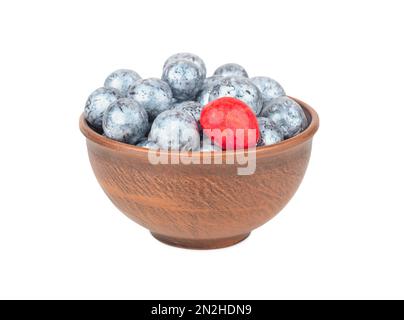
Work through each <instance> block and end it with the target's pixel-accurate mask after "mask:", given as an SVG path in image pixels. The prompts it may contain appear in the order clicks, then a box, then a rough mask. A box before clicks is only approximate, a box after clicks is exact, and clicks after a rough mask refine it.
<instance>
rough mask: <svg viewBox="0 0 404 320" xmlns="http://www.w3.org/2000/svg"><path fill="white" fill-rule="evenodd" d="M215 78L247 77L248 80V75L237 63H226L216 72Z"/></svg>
mask: <svg viewBox="0 0 404 320" xmlns="http://www.w3.org/2000/svg"><path fill="white" fill-rule="evenodd" d="M213 74H214V75H215V76H222V77H245V78H248V73H247V71H245V69H244V68H243V67H242V66H240V65H239V64H237V63H226V64H224V65H222V66H220V67H219V68H217V69H216V70H215V72H214V73H213Z"/></svg>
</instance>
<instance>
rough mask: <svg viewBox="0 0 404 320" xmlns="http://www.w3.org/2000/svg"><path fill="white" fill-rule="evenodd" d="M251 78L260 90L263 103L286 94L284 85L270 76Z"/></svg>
mask: <svg viewBox="0 0 404 320" xmlns="http://www.w3.org/2000/svg"><path fill="white" fill-rule="evenodd" d="M250 80H251V82H252V83H254V84H255V85H256V86H257V88H258V89H259V90H260V92H261V96H262V101H263V103H267V102H269V101H271V100H272V99H274V98H278V97H282V96H284V95H285V94H286V93H285V90H283V88H282V86H281V85H280V84H279V83H278V82H277V81H275V80H274V79H271V78H269V77H254V78H251V79H250Z"/></svg>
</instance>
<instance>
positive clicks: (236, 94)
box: [209, 77, 262, 115]
mask: <svg viewBox="0 0 404 320" xmlns="http://www.w3.org/2000/svg"><path fill="white" fill-rule="evenodd" d="M221 97H233V98H236V99H239V100H241V101H243V102H244V103H246V104H247V105H248V106H249V107H250V108H251V109H252V110H253V111H254V112H255V114H257V115H258V114H259V113H260V112H261V109H262V98H261V93H260V91H259V90H258V88H257V87H256V86H255V85H254V84H253V83H252V82H251V81H250V80H249V79H247V78H242V77H225V78H222V79H221V80H219V81H218V83H217V84H215V85H214V86H213V87H212V90H211V91H210V94H209V101H213V100H216V99H218V98H221Z"/></svg>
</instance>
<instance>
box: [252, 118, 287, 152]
mask: <svg viewBox="0 0 404 320" xmlns="http://www.w3.org/2000/svg"><path fill="white" fill-rule="evenodd" d="M257 120H258V125H259V128H260V139H259V140H258V143H257V145H258V146H269V145H271V144H275V143H278V142H281V141H282V140H283V135H282V133H281V132H280V131H279V130H278V129H277V128H276V126H275V124H274V123H272V122H271V121H270V120H269V119H268V118H264V117H258V119H257Z"/></svg>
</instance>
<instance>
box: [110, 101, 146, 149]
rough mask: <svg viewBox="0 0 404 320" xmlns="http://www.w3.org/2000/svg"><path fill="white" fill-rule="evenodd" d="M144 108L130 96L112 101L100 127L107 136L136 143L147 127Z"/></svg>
mask: <svg viewBox="0 0 404 320" xmlns="http://www.w3.org/2000/svg"><path fill="white" fill-rule="evenodd" d="M148 126H149V124H148V118H147V112H146V110H145V109H144V108H143V107H142V106H141V105H139V104H138V103H137V102H136V101H134V100H132V99H130V98H121V99H119V100H117V101H115V102H113V103H112V104H111V105H110V106H109V107H108V109H107V110H106V111H105V115H104V119H103V122H102V127H103V129H104V133H105V135H106V136H107V137H108V138H111V139H113V140H117V141H121V142H126V143H130V144H136V142H138V141H139V140H140V139H141V138H143V137H144V136H145V134H146V132H147V129H148Z"/></svg>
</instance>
